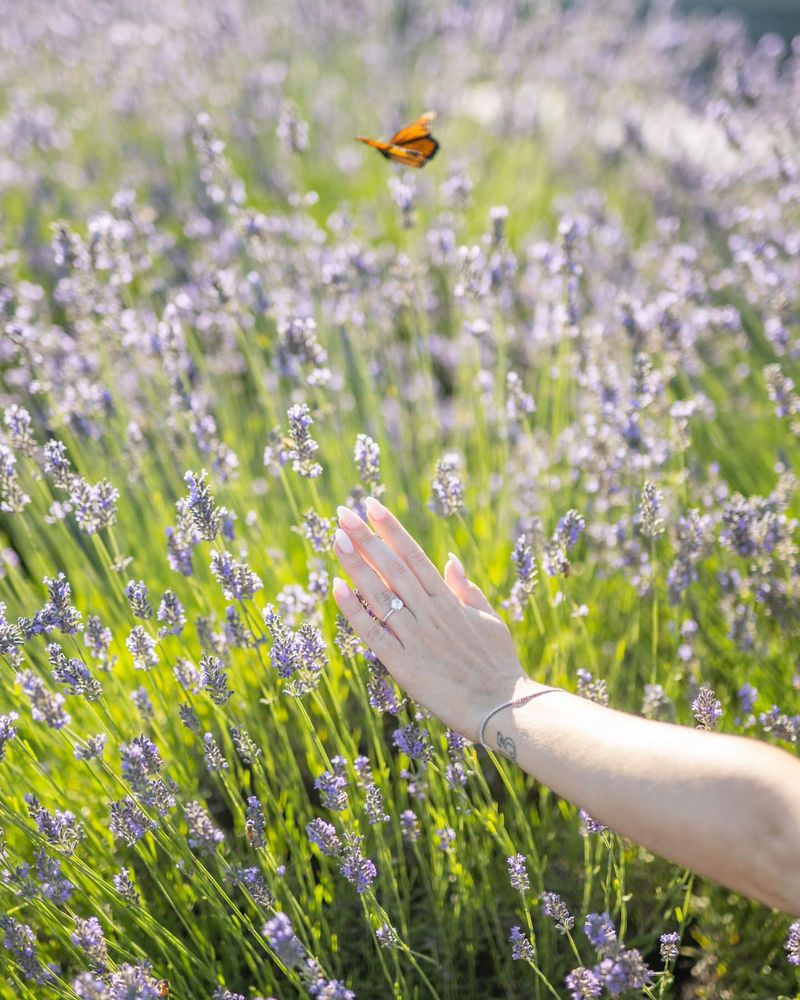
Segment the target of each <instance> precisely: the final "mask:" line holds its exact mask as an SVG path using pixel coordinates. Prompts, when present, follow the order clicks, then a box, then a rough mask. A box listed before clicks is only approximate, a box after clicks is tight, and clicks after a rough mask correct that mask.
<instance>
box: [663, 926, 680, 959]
mask: <svg viewBox="0 0 800 1000" xmlns="http://www.w3.org/2000/svg"><path fill="white" fill-rule="evenodd" d="M659 941H660V952H661V961H662V962H664V963H665V964H666V963H668V962H674V961H675V960H676V959H677V957H678V944H679V942H680V935H679V934H677V933H676V932H675V931H671V932H670V933H668V934H662V935H661V937H660V938H659Z"/></svg>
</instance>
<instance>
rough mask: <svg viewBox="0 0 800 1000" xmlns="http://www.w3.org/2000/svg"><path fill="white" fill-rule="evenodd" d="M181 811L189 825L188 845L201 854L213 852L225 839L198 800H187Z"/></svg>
mask: <svg viewBox="0 0 800 1000" xmlns="http://www.w3.org/2000/svg"><path fill="white" fill-rule="evenodd" d="M183 812H184V816H185V818H186V824H187V826H188V827H189V833H188V841H189V847H191V848H192V849H193V850H195V849H197V850H199V851H201V852H202V853H203V854H213V853H214V852H215V851H216V849H217V847H218V846H219V845H220V844H221V843H222V842H223V841H224V840H225V835H224V834H223V833H222V831H221V830H218V829H217V828H216V827H215V826H214V824H213V823H212V822H211V817H210V816H209V815H208V813H207V811H206V810H205V809H204V808H203V806H202V804H201V803H200V802H197V801H195V802H189V803H188V804H187V805H186V806H185V807H184V810H183Z"/></svg>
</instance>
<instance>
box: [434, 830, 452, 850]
mask: <svg viewBox="0 0 800 1000" xmlns="http://www.w3.org/2000/svg"><path fill="white" fill-rule="evenodd" d="M436 836H437V837H438V838H439V850H440V851H444V852H446V851H449V850H450V848H451V847H452V846H453V842H454V841H455V839H456V831H455V830H454V829H453V828H452V826H443V827H441V828H440V829H438V830H437V831H436Z"/></svg>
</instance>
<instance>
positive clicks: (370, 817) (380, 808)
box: [364, 785, 391, 826]
mask: <svg viewBox="0 0 800 1000" xmlns="http://www.w3.org/2000/svg"><path fill="white" fill-rule="evenodd" d="M364 812H365V813H366V815H367V822H368V823H369V825H370V826H375V824H376V823H388V822H389V820H390V819H391V816H390V815H389V814H388V813H387V812H386V809H385V807H384V803H383V793H382V792H381V790H380V788H378V786H377V785H370V786H369V788H367V794H366V797H365V799H364Z"/></svg>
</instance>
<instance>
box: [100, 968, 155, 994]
mask: <svg viewBox="0 0 800 1000" xmlns="http://www.w3.org/2000/svg"><path fill="white" fill-rule="evenodd" d="M108 985H109V989H110V993H109V1000H117V998H120V1000H128V998H129V997H131V998H135V1000H158V997H159V996H160V995H161V992H160V990H159V988H158V980H157V979H155V978H154V976H153V975H152V974H151V972H150V963H149V962H143V963H142V964H141V965H129V964H128V963H127V962H123V963H122V965H120V966H119V967H118V968H117V969H116V971H114V972H112V973H111V976H110V977H109V980H108Z"/></svg>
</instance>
